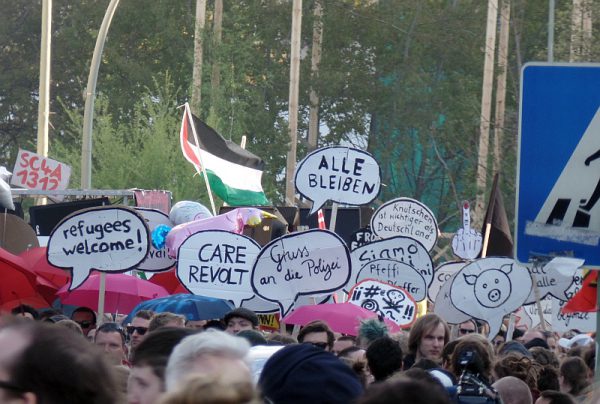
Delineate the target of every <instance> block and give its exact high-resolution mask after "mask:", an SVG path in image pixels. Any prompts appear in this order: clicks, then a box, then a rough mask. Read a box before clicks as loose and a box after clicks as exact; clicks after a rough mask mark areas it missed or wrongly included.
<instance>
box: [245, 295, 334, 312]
mask: <svg viewBox="0 0 600 404" xmlns="http://www.w3.org/2000/svg"><path fill="white" fill-rule="evenodd" d="M332 301H333V299H332V298H331V295H327V296H317V297H315V296H299V297H298V299H296V301H295V302H294V309H297V308H298V307H302V306H307V305H313V304H325V303H331V302H332ZM241 307H244V308H246V309H249V310H252V311H253V312H255V313H279V305H277V304H276V303H273V302H269V301H267V300H264V299H261V298H260V297H259V296H256V295H254V296H253V297H252V299H249V300H244V301H243V302H242V304H241Z"/></svg>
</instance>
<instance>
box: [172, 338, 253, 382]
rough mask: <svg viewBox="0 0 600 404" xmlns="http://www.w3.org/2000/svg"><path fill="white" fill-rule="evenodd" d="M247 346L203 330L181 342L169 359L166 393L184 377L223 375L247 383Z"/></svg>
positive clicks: (245, 342)
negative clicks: (192, 375)
mask: <svg viewBox="0 0 600 404" xmlns="http://www.w3.org/2000/svg"><path fill="white" fill-rule="evenodd" d="M249 349H250V344H248V341H246V340H245V339H243V338H238V337H234V336H233V335H231V334H228V333H225V332H222V331H216V330H207V331H205V332H202V333H200V334H194V335H190V336H189V337H186V338H184V339H183V340H182V341H181V342H180V343H179V344H178V345H177V346H176V347H175V349H174V350H173V352H172V353H171V356H170V357H169V363H168V365H167V371H166V375H165V380H166V386H167V390H172V389H174V388H175V387H176V385H177V384H178V383H180V382H182V381H183V380H184V379H185V377H186V376H187V375H191V374H208V375H227V376H228V377H230V378H235V379H236V380H240V381H246V380H251V375H250V369H249V367H248V364H247V362H246V357H247V355H248V351H249Z"/></svg>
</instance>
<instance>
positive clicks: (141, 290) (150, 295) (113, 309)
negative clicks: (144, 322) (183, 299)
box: [56, 273, 169, 313]
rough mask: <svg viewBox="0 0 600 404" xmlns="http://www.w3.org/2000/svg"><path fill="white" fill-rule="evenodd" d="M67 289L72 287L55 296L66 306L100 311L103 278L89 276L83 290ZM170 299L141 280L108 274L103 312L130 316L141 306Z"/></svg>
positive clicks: (96, 275) (64, 287) (80, 288)
mask: <svg viewBox="0 0 600 404" xmlns="http://www.w3.org/2000/svg"><path fill="white" fill-rule="evenodd" d="M68 287H69V285H65V286H63V287H62V288H61V289H60V290H59V291H58V292H57V293H56V295H57V296H58V297H59V298H60V300H61V302H62V303H63V304H72V305H75V306H86V307H89V308H91V309H93V310H98V291H99V288H100V274H98V273H95V274H93V275H90V277H89V278H88V279H87V280H86V281H85V282H83V284H82V285H81V286H79V287H78V288H77V289H75V290H73V291H71V292H69V290H68ZM168 295H169V293H168V292H167V291H166V290H165V288H163V287H162V286H158V285H155V284H153V283H152V282H149V281H145V280H143V279H140V278H138V277H135V276H131V275H125V274H107V275H106V294H105V297H104V299H105V302H104V310H105V311H106V312H107V313H129V312H130V311H131V310H132V309H133V308H134V307H135V306H136V305H137V304H138V303H140V302H143V301H145V300H150V299H155V298H157V297H163V296H168Z"/></svg>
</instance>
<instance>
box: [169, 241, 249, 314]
mask: <svg viewBox="0 0 600 404" xmlns="http://www.w3.org/2000/svg"><path fill="white" fill-rule="evenodd" d="M259 252H260V245H258V243H257V242H256V241H254V240H252V239H251V238H249V237H246V236H244V235H241V234H236V233H231V232H228V231H224V230H204V231H200V232H198V233H195V234H192V235H191V236H190V237H188V238H187V239H186V240H185V241H184V242H183V243H182V244H181V246H180V247H179V250H178V252H177V257H178V258H177V278H179V281H180V282H181V284H182V285H183V286H185V288H186V289H187V290H189V291H190V293H192V294H194V295H201V296H208V297H217V298H220V299H227V300H231V301H232V302H233V303H234V304H235V306H236V307H239V306H240V304H241V303H242V301H243V300H246V299H251V298H252V297H253V296H254V291H253V290H252V285H251V284H250V277H251V271H252V267H253V265H254V261H256V257H257V256H258V253H259Z"/></svg>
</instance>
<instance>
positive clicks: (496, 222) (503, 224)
mask: <svg viewBox="0 0 600 404" xmlns="http://www.w3.org/2000/svg"><path fill="white" fill-rule="evenodd" d="M488 227H489V232H490V234H489V239H488V244H487V251H486V252H485V256H486V257H511V258H512V257H514V252H513V239H512V235H511V233H512V232H511V230H510V225H509V224H508V217H507V216H506V210H505V209H504V200H503V199H502V192H501V191H500V184H499V183H498V173H496V175H494V184H493V185H492V192H491V194H490V199H489V201H488V207H487V210H486V211H485V218H484V219H483V228H482V229H481V234H482V235H483V236H484V237H485V233H486V228H488Z"/></svg>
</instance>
